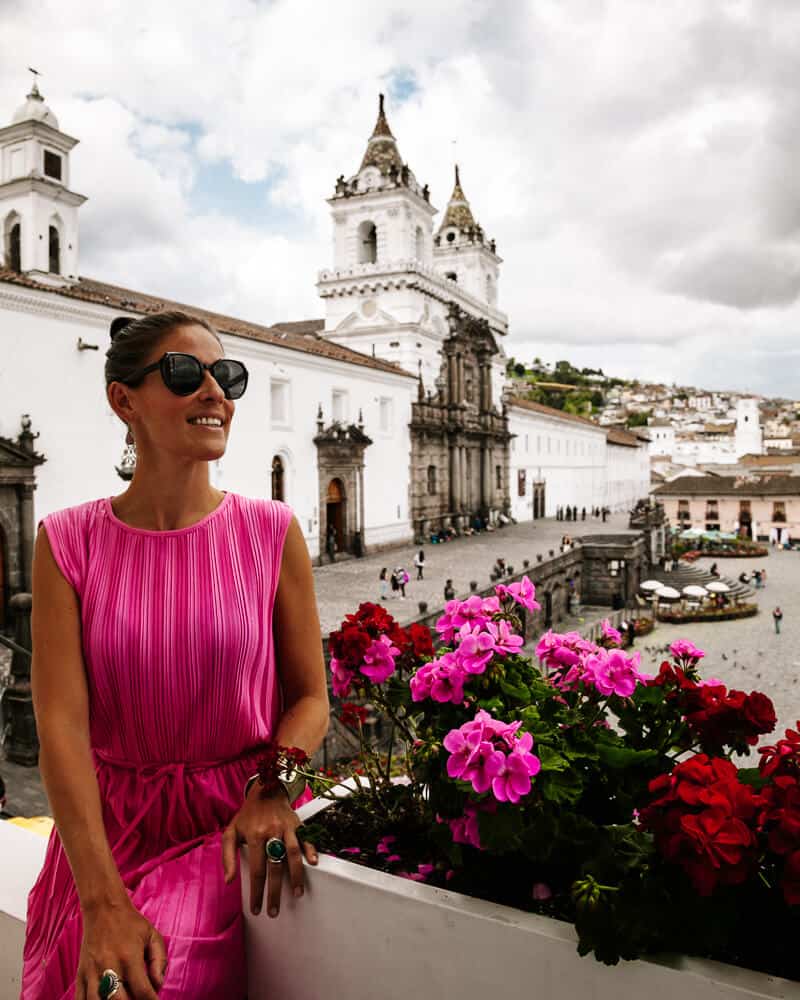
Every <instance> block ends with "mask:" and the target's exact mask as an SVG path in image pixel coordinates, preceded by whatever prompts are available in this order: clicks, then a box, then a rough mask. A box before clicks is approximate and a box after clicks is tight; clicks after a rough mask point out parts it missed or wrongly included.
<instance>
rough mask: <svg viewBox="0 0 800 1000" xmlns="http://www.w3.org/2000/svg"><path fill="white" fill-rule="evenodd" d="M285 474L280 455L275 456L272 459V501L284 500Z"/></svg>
mask: <svg viewBox="0 0 800 1000" xmlns="http://www.w3.org/2000/svg"><path fill="white" fill-rule="evenodd" d="M285 473H286V470H285V469H284V467H283V459H282V458H281V457H280V455H275V456H274V457H273V459H272V499H273V500H285V499H286V485H285V478H286V477H285Z"/></svg>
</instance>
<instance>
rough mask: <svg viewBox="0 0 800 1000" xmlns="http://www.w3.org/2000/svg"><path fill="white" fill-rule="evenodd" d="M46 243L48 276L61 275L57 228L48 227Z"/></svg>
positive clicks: (59, 237) (59, 238) (59, 240)
mask: <svg viewBox="0 0 800 1000" xmlns="http://www.w3.org/2000/svg"><path fill="white" fill-rule="evenodd" d="M48 241H49V242H48V254H49V256H48V262H49V266H48V271H49V272H50V274H61V236H60V235H59V232H58V227H57V226H53V225H51V226H50V227H49V229H48Z"/></svg>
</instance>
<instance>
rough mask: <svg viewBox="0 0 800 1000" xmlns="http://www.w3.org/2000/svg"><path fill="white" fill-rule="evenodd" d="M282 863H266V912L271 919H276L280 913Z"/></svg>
mask: <svg viewBox="0 0 800 1000" xmlns="http://www.w3.org/2000/svg"><path fill="white" fill-rule="evenodd" d="M283 866H284V862H283V861H281V862H280V863H279V862H277V861H268V862H267V872H268V877H267V907H268V910H267V912H268V913H269V915H270V916H271V917H277V916H278V914H279V913H280V911H281V885H282V884H283Z"/></svg>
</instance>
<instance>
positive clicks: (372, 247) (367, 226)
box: [358, 222, 378, 264]
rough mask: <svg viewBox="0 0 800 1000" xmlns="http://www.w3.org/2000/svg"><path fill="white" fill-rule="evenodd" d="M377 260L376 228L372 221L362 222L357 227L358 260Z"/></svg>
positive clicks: (364, 262) (373, 261) (365, 261)
mask: <svg viewBox="0 0 800 1000" xmlns="http://www.w3.org/2000/svg"><path fill="white" fill-rule="evenodd" d="M377 260H378V230H377V229H376V228H375V223H374V222H362V223H361V225H360V226H359V227H358V262H359V264H375V263H376V262H377Z"/></svg>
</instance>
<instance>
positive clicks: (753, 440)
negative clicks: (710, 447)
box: [735, 399, 763, 458]
mask: <svg viewBox="0 0 800 1000" xmlns="http://www.w3.org/2000/svg"><path fill="white" fill-rule="evenodd" d="M735 449H736V457H737V458H741V457H742V455H760V454H761V452H762V450H763V442H762V438H761V424H760V417H759V411H758V400H757V399H739V400H737V401H736V441H735Z"/></svg>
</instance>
